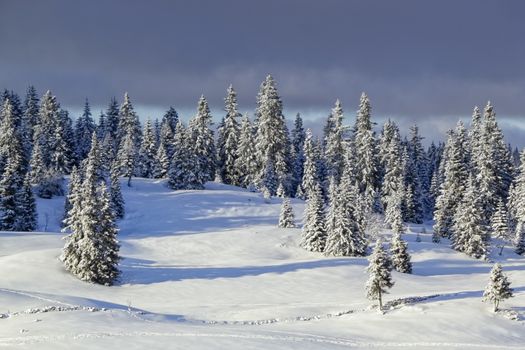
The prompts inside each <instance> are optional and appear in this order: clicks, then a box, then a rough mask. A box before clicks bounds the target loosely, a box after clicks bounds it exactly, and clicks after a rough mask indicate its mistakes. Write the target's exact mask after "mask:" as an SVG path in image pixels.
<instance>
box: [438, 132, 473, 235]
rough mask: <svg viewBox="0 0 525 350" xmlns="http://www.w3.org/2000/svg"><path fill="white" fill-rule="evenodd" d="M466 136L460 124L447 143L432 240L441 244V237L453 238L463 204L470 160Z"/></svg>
mask: <svg viewBox="0 0 525 350" xmlns="http://www.w3.org/2000/svg"><path fill="white" fill-rule="evenodd" d="M466 146H467V145H466V135H465V128H464V126H463V123H461V122H459V123H458V126H457V127H456V130H455V131H454V133H451V134H450V137H449V139H448V141H447V146H446V149H447V152H446V153H447V154H446V157H445V158H444V161H445V163H446V164H445V167H444V168H445V173H444V181H443V183H442V184H441V188H440V194H439V196H438V198H437V200H436V211H435V212H434V221H435V224H434V234H433V236H432V240H433V241H434V242H439V240H440V238H441V237H447V238H450V237H452V232H453V231H452V225H453V223H454V215H455V213H456V210H457V207H458V206H459V204H460V203H461V200H462V197H463V193H464V192H465V188H466V185H467V179H468V159H467V156H466V154H467V152H466Z"/></svg>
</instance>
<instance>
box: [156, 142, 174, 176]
mask: <svg viewBox="0 0 525 350" xmlns="http://www.w3.org/2000/svg"><path fill="white" fill-rule="evenodd" d="M169 169H170V159H169V158H168V154H167V153H166V149H165V148H164V144H162V143H160V145H159V148H158V149H157V153H156V154H155V165H154V167H153V177H154V178H155V179H163V178H165V177H166V176H168V171H169Z"/></svg>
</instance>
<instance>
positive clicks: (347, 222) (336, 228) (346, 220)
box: [324, 175, 367, 256]
mask: <svg viewBox="0 0 525 350" xmlns="http://www.w3.org/2000/svg"><path fill="white" fill-rule="evenodd" d="M357 191H358V189H357V187H356V186H355V185H353V184H352V182H351V178H350V177H349V176H348V175H346V176H344V177H343V179H342V181H341V183H340V185H339V187H338V189H337V192H338V195H337V196H335V198H334V199H333V200H332V203H331V211H333V214H332V215H331V218H332V220H333V223H332V224H331V226H332V227H330V230H329V231H328V236H327V239H326V247H325V249H324V252H325V254H326V255H334V256H363V255H365V254H366V248H367V242H366V239H365V236H364V227H362V226H361V225H360V214H359V212H358V210H359V207H360V205H361V203H359V198H358V193H357Z"/></svg>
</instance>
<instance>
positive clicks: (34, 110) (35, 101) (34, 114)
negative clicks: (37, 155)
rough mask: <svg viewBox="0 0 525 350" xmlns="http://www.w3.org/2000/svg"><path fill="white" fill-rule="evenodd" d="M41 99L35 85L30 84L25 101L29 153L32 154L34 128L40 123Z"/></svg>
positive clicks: (25, 122) (25, 127)
mask: <svg viewBox="0 0 525 350" xmlns="http://www.w3.org/2000/svg"><path fill="white" fill-rule="evenodd" d="M39 103H40V100H39V98H38V94H37V92H36V89H35V87H34V86H29V88H28V89H27V93H26V98H25V101H24V116H23V119H24V124H25V126H24V129H25V131H26V132H27V142H28V145H27V146H28V149H27V151H28V153H29V154H30V152H31V148H32V142H33V134H34V128H35V126H36V125H37V123H38V110H39ZM29 154H28V155H29Z"/></svg>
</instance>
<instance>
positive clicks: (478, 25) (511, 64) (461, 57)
mask: <svg viewBox="0 0 525 350" xmlns="http://www.w3.org/2000/svg"><path fill="white" fill-rule="evenodd" d="M524 14H525V2H523V1H496V0H495V1H461V0H459V1H432V2H431V1H418V0H413V1H387V0H385V1H345V0H341V1H335V0H323V1H320V0H319V1H310V0H303V1H292V0H265V1H254V0H253V1H251V0H237V1H214V0H209V1H202V0H201V1H116V0H113V1H101V0H96V1H66V0H64V1H53V0H50V1H15V0H12V1H7V0H0V44H1V46H0V47H1V51H0V87H6V88H12V89H15V90H17V91H19V92H23V91H24V89H25V88H26V86H27V85H28V84H30V83H31V84H34V85H36V86H37V88H38V89H40V90H44V89H48V88H49V89H51V90H53V92H54V93H55V94H56V95H58V97H59V100H60V101H61V102H62V103H63V104H64V105H67V106H71V107H72V108H75V107H76V108H78V106H79V105H80V104H81V103H82V101H83V99H84V97H89V98H90V100H91V101H92V103H93V104H94V105H96V106H102V105H105V104H106V103H107V101H108V100H109V98H110V97H111V96H113V95H115V96H121V95H122V94H123V92H124V91H129V92H130V94H131V96H132V98H133V100H134V102H135V103H136V104H143V105H147V106H152V108H153V107H155V108H164V107H167V106H168V105H171V104H172V105H174V106H176V107H178V108H180V109H188V108H193V106H194V105H195V101H196V100H197V98H198V96H200V94H202V93H203V94H205V95H206V96H207V97H208V98H209V100H210V103H211V104H212V105H214V106H215V107H216V110H218V108H220V105H221V103H222V98H223V96H224V93H225V89H226V87H227V85H228V84H229V83H233V84H234V86H235V87H236V89H237V91H238V93H239V101H240V103H241V107H242V109H250V108H253V105H254V100H255V95H256V92H257V89H258V86H259V83H260V81H261V80H262V79H263V78H264V76H265V75H266V74H267V73H269V72H270V73H272V74H273V75H274V76H275V78H276V80H277V82H278V84H279V91H280V93H281V95H282V97H283V100H284V104H285V108H286V109H287V111H288V112H289V113H288V114H292V113H295V112H297V111H302V112H308V111H309V112H308V113H306V114H308V117H309V118H311V119H316V117H317V118H321V117H322V118H325V116H326V114H327V113H328V112H329V110H330V108H331V106H332V104H333V102H334V101H335V99H336V98H340V99H341V100H342V101H343V104H344V107H345V110H346V111H347V114H346V115H347V116H352V117H353V115H354V110H355V109H356V107H357V103H358V99H359V95H360V92H361V91H363V90H364V91H367V93H368V94H369V96H370V97H371V100H372V104H373V108H374V113H375V115H376V116H378V117H381V118H385V117H389V116H391V117H392V118H394V119H399V120H400V121H402V123H403V124H406V125H408V124H410V123H413V122H415V121H417V122H418V123H419V124H421V125H422V129H423V130H425V131H427V130H428V131H429V132H431V131H432V132H435V131H436V129H439V130H441V129H445V128H448V127H451V126H453V125H454V124H455V122H456V121H457V119H458V118H459V117H468V116H469V115H470V111H471V110H472V107H473V106H474V105H483V104H484V103H485V102H486V100H488V99H491V100H492V101H493V103H494V104H495V106H496V110H497V112H498V115H499V116H504V117H505V118H507V119H509V120H512V121H513V122H517V124H516V123H514V124H513V125H518V126H520V125H522V124H520V116H522V115H523V114H524V113H523V112H524V111H525V102H524V98H523V97H524V96H525V64H524V62H525V60H524V57H525V45H524V42H525V41H524V38H525V23H524V22H523V20H522V18H523V15H524ZM524 124H525V123H524ZM509 125H510V124H509ZM524 127H525V126H524ZM514 131H515V130H514ZM516 134H517V133H516V132H514V133H513V135H516ZM518 134H519V133H518ZM513 138H514V137H513ZM516 138H519V136H517V137H516Z"/></svg>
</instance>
